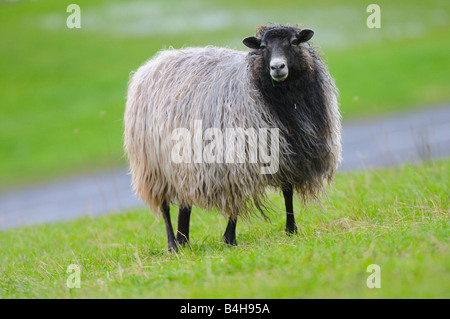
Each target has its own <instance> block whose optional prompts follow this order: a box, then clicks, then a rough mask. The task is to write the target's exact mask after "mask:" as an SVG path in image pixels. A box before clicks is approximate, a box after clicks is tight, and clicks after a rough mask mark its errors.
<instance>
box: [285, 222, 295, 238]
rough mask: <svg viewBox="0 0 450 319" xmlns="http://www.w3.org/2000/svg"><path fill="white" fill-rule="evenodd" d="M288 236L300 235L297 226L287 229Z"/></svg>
mask: <svg viewBox="0 0 450 319" xmlns="http://www.w3.org/2000/svg"><path fill="white" fill-rule="evenodd" d="M285 231H286V234H287V235H288V236H291V235H295V234H298V228H297V225H295V224H294V225H293V226H290V227H286V230H285Z"/></svg>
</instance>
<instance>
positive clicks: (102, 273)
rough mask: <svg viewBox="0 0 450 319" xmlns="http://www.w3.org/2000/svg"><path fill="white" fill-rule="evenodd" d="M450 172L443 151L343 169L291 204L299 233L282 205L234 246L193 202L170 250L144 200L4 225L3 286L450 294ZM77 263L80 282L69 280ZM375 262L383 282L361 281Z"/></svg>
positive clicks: (3, 292)
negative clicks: (324, 188)
mask: <svg viewBox="0 0 450 319" xmlns="http://www.w3.org/2000/svg"><path fill="white" fill-rule="evenodd" d="M449 172H450V161H441V162H434V163H427V164H423V165H419V166H413V165H406V166H402V167H398V168H394V169H386V170H376V171H372V172H359V173H341V174H338V175H337V179H336V183H335V188H334V189H331V188H330V189H329V190H328V197H329V202H324V204H323V207H322V208H321V207H320V206H319V205H312V206H311V207H310V208H308V209H302V211H301V212H300V205H299V204H298V203H297V204H296V205H295V212H296V220H297V224H298V226H299V234H298V235H296V236H292V237H287V236H286V235H285V234H284V232H283V229H284V220H285V217H284V214H282V213H281V212H280V213H277V214H275V215H274V216H273V217H272V219H271V220H272V221H271V223H267V222H265V221H263V220H259V219H256V220H253V221H252V222H241V223H239V224H238V238H237V239H238V244H239V245H238V246H237V247H232V248H230V247H226V246H225V245H224V244H222V243H221V236H222V234H223V231H224V229H225V225H226V220H225V219H224V218H223V217H221V216H219V215H217V214H214V213H208V212H203V211H200V210H198V209H195V208H194V211H193V216H192V223H191V241H192V248H186V249H184V250H182V251H181V252H180V253H178V254H172V255H169V254H167V253H166V245H167V244H166V236H165V231H164V225H163V221H162V219H160V220H157V219H155V217H154V216H153V215H150V214H149V213H148V212H147V211H146V210H138V211H130V212H127V213H123V214H119V215H110V216H106V217H99V218H94V219H93V218H89V217H85V218H82V219H79V220H76V221H71V222H59V223H54V224H47V225H41V226H33V227H24V228H18V229H13V230H8V231H3V232H0V247H1V250H2V251H1V254H0V276H1V277H0V297H2V298H97V297H99V298H103V297H107V298H116V297H120V298H138V297H151V298H216V297H220V298H298V297H301V298H312V297H319V298H323V297H326V298H328V297H336V298H343V297H353V298H372V297H374V298H379V297H386V298H408V297H409V298H450V272H449V269H450V254H449V253H450V251H449V239H450V237H449V231H450V229H449V227H450V224H449V213H450V211H449V192H448V190H449V181H450V173H449ZM271 198H272V199H273V201H274V203H275V205H276V206H277V207H279V208H280V211H281V210H282V205H281V202H282V198H281V197H280V196H279V195H276V194H274V195H273V196H271ZM173 217H175V216H173ZM174 222H175V223H176V220H175V221H174ZM71 264H75V265H78V266H79V267H80V268H81V288H80V289H77V288H73V289H69V288H67V286H66V280H67V278H68V276H69V274H68V273H67V267H68V266H69V265H71ZM371 264H377V265H379V266H380V269H381V288H379V289H378V288H374V289H369V288H368V287H367V286H366V280H367V277H368V276H369V275H370V273H368V272H367V271H366V269H367V267H368V266H369V265H371Z"/></svg>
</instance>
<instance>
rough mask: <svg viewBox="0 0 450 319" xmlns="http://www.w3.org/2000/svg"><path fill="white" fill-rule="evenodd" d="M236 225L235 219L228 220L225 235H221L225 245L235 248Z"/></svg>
mask: <svg viewBox="0 0 450 319" xmlns="http://www.w3.org/2000/svg"><path fill="white" fill-rule="evenodd" d="M236 223H237V217H236V218H234V219H233V218H231V217H230V218H229V219H228V225H227V229H226V230H225V234H224V235H223V241H224V242H225V244H227V245H231V246H236V245H237V242H236Z"/></svg>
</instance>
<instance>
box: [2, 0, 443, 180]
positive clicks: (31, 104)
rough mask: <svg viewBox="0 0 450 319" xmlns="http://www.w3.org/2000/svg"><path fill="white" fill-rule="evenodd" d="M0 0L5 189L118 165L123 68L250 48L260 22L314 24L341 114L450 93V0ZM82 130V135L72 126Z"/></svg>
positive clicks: (373, 111)
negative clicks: (371, 21)
mask: <svg viewBox="0 0 450 319" xmlns="http://www.w3.org/2000/svg"><path fill="white" fill-rule="evenodd" d="M72 2H73V1H61V0H52V1H45V2H42V1H36V2H30V1H18V2H0V30H2V32H1V34H0V39H1V41H0V61H1V62H0V65H1V71H0V103H1V104H0V105H1V106H0V154H1V155H0V188H9V187H12V186H15V185H17V184H23V183H25V182H26V183H29V182H33V181H40V180H43V179H48V178H53V177H56V176H61V175H70V174H77V173H79V172H81V171H86V170H88V169H95V168H102V167H104V166H106V165H121V164H125V158H124V156H123V150H122V132H123V127H122V116H123V110H124V105H125V97H126V88H127V83H128V78H129V74H130V72H131V71H133V70H136V69H137V68H138V67H139V66H140V65H141V64H142V63H143V62H144V61H146V60H147V59H149V58H150V57H151V56H152V55H153V54H154V53H155V52H157V51H158V50H160V49H163V48H167V47H169V46H173V47H175V48H179V47H182V46H204V45H208V44H211V45H217V46H228V47H231V48H235V49H239V50H245V49H246V48H245V47H244V46H243V45H242V44H241V39H242V38H244V37H245V36H248V35H251V34H253V33H254V31H255V28H256V26H257V25H258V24H261V23H267V22H272V21H276V22H279V23H291V24H295V23H300V24H303V25H304V26H307V27H310V28H313V29H315V31H316V35H315V37H314V39H313V40H314V43H315V44H316V45H319V46H321V48H322V51H323V53H324V54H325V56H326V57H327V60H328V62H329V67H330V69H331V73H332V75H333V76H334V77H335V78H336V82H337V85H338V87H339V89H340V91H341V95H342V99H341V104H342V113H343V115H344V120H348V119H352V118H357V117H358V118H360V117H368V116H374V115H378V114H383V113H389V112H395V111H397V110H401V109H409V108H414V107H426V106H428V105H432V104H434V103H438V102H442V101H448V100H449V99H450V78H449V76H448V70H449V65H450V62H449V59H448V52H449V49H450V37H449V34H450V33H449V17H448V14H449V12H450V10H449V9H450V3H449V2H448V1H445V0H443V1H427V2H423V1H416V0H413V1H378V2H377V3H378V4H379V5H380V7H381V14H382V25H381V29H368V28H367V26H366V18H367V16H368V15H369V14H368V13H366V7H367V5H368V4H369V3H371V1H359V0H351V1H347V0H346V1H339V3H336V2H334V1H311V2H306V1H305V2H302V1H297V0H296V1H259V0H258V1H256V0H252V1H238V0H230V1H224V2H212V1H206V0H195V1H188V2H184V1H172V0H171V1H165V0H164V1H163V0H154V1H151V2H147V1H140V0H135V1H111V0H108V1H96V2H95V3H94V2H92V1H83V0H80V1H77V4H79V5H80V7H81V16H82V21H81V26H82V27H81V29H68V28H67V27H66V19H67V17H68V16H69V13H66V8H67V5H68V4H69V3H72ZM74 131H75V132H78V133H77V134H74Z"/></svg>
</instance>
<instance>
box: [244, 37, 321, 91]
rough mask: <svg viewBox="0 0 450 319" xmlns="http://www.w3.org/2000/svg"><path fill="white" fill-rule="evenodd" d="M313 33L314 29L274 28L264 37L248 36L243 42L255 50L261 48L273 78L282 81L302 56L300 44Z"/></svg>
mask: <svg viewBox="0 0 450 319" xmlns="http://www.w3.org/2000/svg"><path fill="white" fill-rule="evenodd" d="M313 35H314V31H312V30H309V29H303V30H301V31H299V30H298V29H294V28H274V29H272V30H268V31H267V32H265V33H264V34H263V35H262V38H257V37H247V38H245V39H244V40H243V41H242V42H243V43H244V44H245V45H246V46H247V47H249V48H251V49H253V50H259V51H260V54H261V55H262V56H263V57H264V60H265V61H266V63H267V66H268V71H269V72H270V76H271V77H272V79H273V80H275V81H277V82H282V81H285V80H286V79H287V78H288V76H289V69H291V68H292V66H293V65H294V64H295V63H296V59H298V57H299V56H301V47H300V44H301V43H302V42H306V41H308V40H309V39H311V38H312V36H313Z"/></svg>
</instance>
